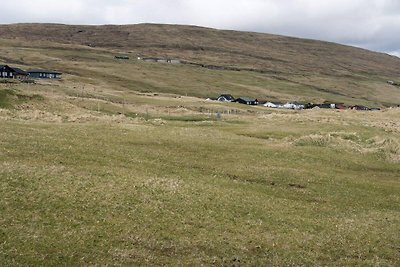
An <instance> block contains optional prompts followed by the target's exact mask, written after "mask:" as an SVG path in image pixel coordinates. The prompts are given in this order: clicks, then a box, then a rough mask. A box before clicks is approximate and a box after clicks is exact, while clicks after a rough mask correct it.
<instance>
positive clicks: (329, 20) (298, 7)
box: [0, 0, 400, 56]
mask: <svg viewBox="0 0 400 267" xmlns="http://www.w3.org/2000/svg"><path fill="white" fill-rule="evenodd" d="M19 22H54V23H66V24H136V23H170V24H191V25H199V26H207V27H213V28H219V29H233V30H246V31H257V32H266V33H275V34H282V35H289V36H296V37H304V38H312V39H319V40H326V41H333V42H338V43H343V44H349V45H354V46H359V47H363V48H367V49H371V50H375V51H381V52H386V53H391V54H395V55H397V56H400V0H64V1H62V0H59V1H54V0H13V1H2V3H1V4H0V23H2V24H7V23H19Z"/></svg>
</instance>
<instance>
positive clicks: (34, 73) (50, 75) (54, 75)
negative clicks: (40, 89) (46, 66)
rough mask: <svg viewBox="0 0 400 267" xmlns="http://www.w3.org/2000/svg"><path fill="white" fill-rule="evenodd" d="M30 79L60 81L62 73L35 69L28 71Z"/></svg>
mask: <svg viewBox="0 0 400 267" xmlns="http://www.w3.org/2000/svg"><path fill="white" fill-rule="evenodd" d="M27 72H28V73H29V77H30V78H36V79H60V78H61V75H62V73H61V72H58V71H51V70H42V69H33V70H28V71H27Z"/></svg>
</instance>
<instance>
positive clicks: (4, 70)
mask: <svg viewBox="0 0 400 267" xmlns="http://www.w3.org/2000/svg"><path fill="white" fill-rule="evenodd" d="M27 77H28V73H27V72H26V71H24V70H22V69H20V68H15V67H10V66H8V65H0V78H9V79H26V78H27Z"/></svg>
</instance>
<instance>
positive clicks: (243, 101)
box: [232, 97, 258, 105]
mask: <svg viewBox="0 0 400 267" xmlns="http://www.w3.org/2000/svg"><path fill="white" fill-rule="evenodd" d="M232 102H237V103H240V104H245V105H258V100H257V99H256V98H250V97H239V98H237V99H235V100H234V101H232Z"/></svg>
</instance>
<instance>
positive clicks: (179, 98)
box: [0, 25, 400, 266]
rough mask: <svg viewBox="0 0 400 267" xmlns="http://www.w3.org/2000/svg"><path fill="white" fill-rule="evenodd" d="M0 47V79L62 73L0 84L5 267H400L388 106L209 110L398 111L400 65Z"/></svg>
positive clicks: (101, 44)
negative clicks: (9, 70)
mask: <svg viewBox="0 0 400 267" xmlns="http://www.w3.org/2000/svg"><path fill="white" fill-rule="evenodd" d="M80 31H81V32H80ZM0 32H1V34H0V36H1V39H0V64H2V63H7V64H10V65H13V66H17V67H21V68H25V69H28V68H46V69H54V70H58V71H61V72H63V73H64V74H63V78H62V79H61V80H36V81H35V83H26V82H19V81H16V80H4V79H1V80H0V196H1V197H0V215H1V216H0V266H21V265H22V266H60V265H66V266H99V265H101V266H103V265H111V266H115V265H117V266H119V265H122V266H398V265H399V264H400V262H399V259H400V254H399V246H398V244H400V235H399V234H398V233H399V232H400V212H399V211H400V180H399V173H400V165H399V163H400V120H399V116H400V110H399V108H389V109H384V110H381V111H374V112H362V111H354V110H344V111H339V110H299V111H297V110H280V109H279V110H277V109H268V108H264V107H258V106H256V107H250V106H247V105H241V104H236V103H229V104H225V103H219V102H215V101H207V100H205V99H204V98H205V97H206V96H216V95H218V94H220V93H232V94H234V95H235V96H241V95H243V96H255V97H260V98H266V99H277V100H291V99H299V100H304V101H325V100H330V101H340V102H345V103H348V104H365V105H385V104H387V105H389V104H390V105H395V104H396V103H399V102H398V100H399V99H400V98H399V91H400V90H399V88H398V87H395V86H391V85H388V84H387V83H386V79H391V80H398V77H399V74H398V71H397V70H396V64H397V62H398V59H395V58H393V57H390V56H387V55H382V54H378V53H373V52H368V51H365V50H361V49H356V48H351V47H345V46H340V45H336V44H327V43H323V42H317V41H310V40H301V39H293V38H288V37H280V36H271V35H264V34H255V33H240V34H239V33H235V32H230V31H217V30H211V29H204V28H198V27H186V26H169V25H137V26H98V27H97V26H96V27H89V26H88V27H85V26H65V25H6V26H0ZM127 32H128V33H129V32H131V33H130V34H127ZM145 33H146V34H145ZM81 35H82V36H81ZM124 36H125V37H124ZM171 36H172V37H171ZM251 36H253V38H252V40H250V39H251V38H250V37H251ZM140 38H142V39H140ZM191 40H193V41H191ZM199 40H201V42H200V41H199ZM268 40H269V41H268ZM264 42H265V44H267V43H268V44H269V45H261V44H264ZM257 43H258V44H257ZM274 43H275V48H273V47H274V46H273V44H274ZM88 44H90V45H91V46H88ZM183 44H186V45H187V46H184V45H183ZM206 44H207V45H206ZM278 44H281V45H278ZM304 44H308V45H304ZM200 46H201V47H202V49H196V47H200ZM317 46H321V47H320V49H316V47H317ZM207 47H208V48H207ZM211 47H213V49H211ZM279 47H281V48H282V47H284V48H285V49H286V52H285V51H284V50H283V49H279ZM290 49H291V50H290ZM332 49H339V50H341V49H342V51H343V53H344V54H343V55H341V54H340V53H334V52H332V51H333V50H332ZM263 51H264V52H263ZM287 51H292V52H293V53H292V54H291V55H290V53H289V52H287ZM294 51H296V52H294ZM300 51H308V53H310V54H311V53H316V54H318V56H317V55H314V56H307V55H305V54H302V53H300ZM329 51H331V52H329ZM240 53H242V54H241V55H240ZM330 53H332V54H330ZM346 53H348V54H346ZM116 54H128V55H131V59H130V60H117V59H115V58H114V56H115V55H116ZM137 54H141V55H148V56H167V55H168V56H171V57H177V58H180V59H185V60H191V61H197V62H203V63H207V64H214V65H221V66H222V65H229V66H236V67H240V68H242V67H243V68H254V69H257V70H264V71H221V70H211V69H207V68H201V67H196V66H191V65H184V64H179V65H171V64H162V63H147V62H143V61H139V60H136V59H135V55H137ZM322 55H323V56H322ZM345 55H346V56H345ZM350 55H351V59H350ZM257 57H258V58H257ZM368 57H370V59H369V60H368ZM307 58H309V59H310V61H307ZM350 61H354V64H353V63H350ZM385 61H387V63H384V62H385ZM343 62H348V63H346V64H349V65H342V67H343V66H346V68H348V69H347V70H344V68H339V67H340V65H341V64H344V63H343ZM357 62H358V63H357ZM379 62H381V63H379ZM314 63H315V64H314ZM301 66H303V67H301ZM317 66H318V67H317ZM390 66H391V67H390ZM303 68H304V69H303ZM306 68H307V69H306Z"/></svg>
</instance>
